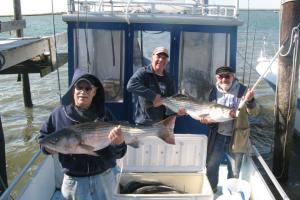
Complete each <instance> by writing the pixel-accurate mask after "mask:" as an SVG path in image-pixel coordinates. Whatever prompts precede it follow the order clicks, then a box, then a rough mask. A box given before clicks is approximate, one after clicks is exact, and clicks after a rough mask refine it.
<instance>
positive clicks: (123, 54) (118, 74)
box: [63, 1, 242, 133]
mask: <svg viewBox="0 0 300 200" xmlns="http://www.w3.org/2000/svg"><path fill="white" fill-rule="evenodd" d="M78 10H79V12H78ZM237 16H238V8H237V6H236V5H233V6H209V5H204V4H201V3H199V2H197V1H196V2H195V1H147V2H146V1H145V2H142V1H128V2H127V1H119V2H118V1H113V2H111V1H101V3H99V2H95V1H93V2H91V1H84V2H83V1H82V2H73V4H71V5H70V11H69V14H66V15H63V20H64V21H65V22H66V23H67V24H68V45H69V46H68V52H69V60H68V63H69V65H68V66H69V68H68V71H69V79H70V80H69V81H71V79H72V75H73V72H74V69H75V68H77V67H86V68H88V70H89V72H91V73H92V74H95V75H96V76H98V77H99V78H100V80H101V81H102V83H103V84H104V87H105V91H106V100H107V106H108V107H109V109H110V110H111V111H112V112H113V114H114V116H115V117H116V119H118V120H126V121H130V122H133V113H134V97H133V96H132V95H131V93H129V92H128V91H127V90H126V85H127V82H128V80H129V79H130V77H131V76H132V74H133V73H134V72H135V71H136V70H137V69H138V68H139V67H143V66H146V65H148V64H149V63H150V62H151V61H150V60H151V54H152V51H153V49H154V48H155V47H158V46H164V47H165V48H167V49H168V51H169V63H168V66H167V68H168V69H167V70H168V71H169V72H170V73H171V74H172V75H173V76H174V78H175V81H176V88H177V91H178V93H182V94H188V95H191V96H193V97H195V98H197V99H200V100H201V99H205V100H206V99H207V96H208V92H209V90H210V87H211V84H213V83H214V73H215V68H216V67H218V66H221V65H227V66H231V67H233V68H234V69H235V67H236V48H237V27H238V26H239V25H241V24H242V22H241V21H240V20H239V19H238V18H237ZM183 124H184V126H183ZM206 129H207V128H206V126H203V125H201V124H200V123H199V122H197V121H195V120H192V119H191V118H190V117H188V116H186V117H178V118H177V120H176V127H175V132H176V133H186V132H189V133H204V132H205V131H206Z"/></svg>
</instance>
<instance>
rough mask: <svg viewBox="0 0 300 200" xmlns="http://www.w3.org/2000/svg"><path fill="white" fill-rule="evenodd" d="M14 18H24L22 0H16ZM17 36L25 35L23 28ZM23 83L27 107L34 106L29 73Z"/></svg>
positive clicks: (25, 75)
mask: <svg viewBox="0 0 300 200" xmlns="http://www.w3.org/2000/svg"><path fill="white" fill-rule="evenodd" d="M14 19H15V20H22V11H21V3H20V0H14ZM16 36H17V37H23V36H24V33H23V29H17V30H16ZM22 83H23V100H24V105H25V107H29V108H31V107H32V105H33V104H32V100H31V91H30V82H29V75H28V73H23V74H22Z"/></svg>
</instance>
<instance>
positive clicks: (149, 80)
mask: <svg viewBox="0 0 300 200" xmlns="http://www.w3.org/2000/svg"><path fill="white" fill-rule="evenodd" d="M162 86H163V87H164V88H161V87H162ZM127 90H128V91H129V92H131V93H133V94H134V95H135V96H134V98H135V101H136V102H135V113H134V119H135V123H136V124H153V123H155V122H158V121H161V120H163V119H165V118H166V117H167V115H168V113H169V112H170V111H169V110H167V109H166V107H165V106H163V105H161V106H159V107H153V100H154V99H155V96H156V95H157V94H160V95H161V97H169V96H172V95H174V94H175V82H174V79H173V78H172V77H171V75H170V74H169V73H168V72H166V71H164V76H157V75H156V74H155V73H154V72H153V70H152V66H151V65H148V66H147V67H141V68H139V69H138V70H137V71H136V72H135V73H134V74H133V76H132V77H131V78H130V80H129V81H128V84H127ZM170 114H171V112H170Z"/></svg>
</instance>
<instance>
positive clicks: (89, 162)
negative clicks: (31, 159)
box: [39, 68, 127, 200]
mask: <svg viewBox="0 0 300 200" xmlns="http://www.w3.org/2000/svg"><path fill="white" fill-rule="evenodd" d="M104 103H105V96H104V89H103V86H102V84H101V82H100V81H99V79H98V78H97V77H96V76H94V75H92V74H89V73H87V72H86V71H85V70H83V69H80V68H77V69H76V70H75V73H74V76H73V80H72V83H71V85H70V87H69V90H68V91H67V93H66V94H65V95H64V96H63V98H62V102H61V105H60V106H58V107H57V108H56V109H54V111H53V112H52V113H51V114H50V117H49V118H48V120H47V121H46V122H45V123H44V125H43V126H42V128H41V130H40V136H39V138H43V137H45V136H47V135H48V134H51V133H53V132H56V131H59V130H60V129H63V128H65V127H68V126H71V125H74V124H79V123H83V122H92V121H97V120H103V121H109V120H111V117H110V115H109V114H108V112H106V110H105V105H104ZM108 137H109V139H110V140H111V145H109V146H108V147H106V148H104V149H101V150H98V151H97V152H96V153H97V154H98V155H99V156H91V155H86V154H61V153H59V154H58V156H59V161H60V163H61V166H62V168H63V172H64V178H63V184H62V189H61V191H62V195H63V197H64V199H68V200H75V199H76V200H85V199H91V200H99V199H101V200H111V199H112V194H113V190H114V188H115V187H116V178H115V175H114V174H113V172H112V168H113V167H115V166H116V159H119V158H121V157H123V156H124V154H125V153H126V150H127V146H126V144H125V143H124V140H123V134H122V132H121V129H120V128H117V127H115V128H114V129H113V130H111V132H110V134H109V136H108ZM99 142H100V141H99ZM41 148H42V151H43V152H44V153H45V154H53V153H55V152H53V151H51V150H49V149H46V148H45V147H41Z"/></svg>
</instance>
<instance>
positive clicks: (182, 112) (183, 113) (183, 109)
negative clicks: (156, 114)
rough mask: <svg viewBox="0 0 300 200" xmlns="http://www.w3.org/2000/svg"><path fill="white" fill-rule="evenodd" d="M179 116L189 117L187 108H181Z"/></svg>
mask: <svg viewBox="0 0 300 200" xmlns="http://www.w3.org/2000/svg"><path fill="white" fill-rule="evenodd" d="M177 115H180V116H182V115H187V113H186V110H185V108H179V110H178V112H177Z"/></svg>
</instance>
